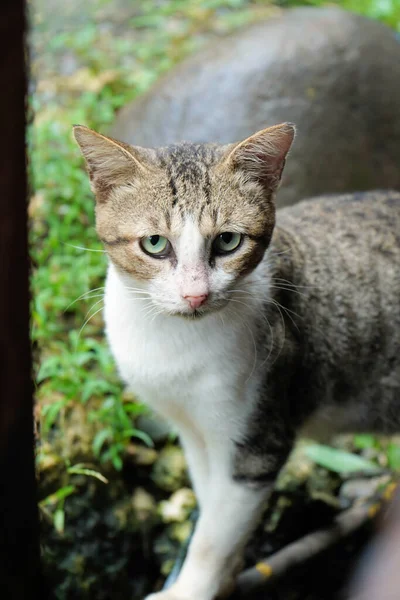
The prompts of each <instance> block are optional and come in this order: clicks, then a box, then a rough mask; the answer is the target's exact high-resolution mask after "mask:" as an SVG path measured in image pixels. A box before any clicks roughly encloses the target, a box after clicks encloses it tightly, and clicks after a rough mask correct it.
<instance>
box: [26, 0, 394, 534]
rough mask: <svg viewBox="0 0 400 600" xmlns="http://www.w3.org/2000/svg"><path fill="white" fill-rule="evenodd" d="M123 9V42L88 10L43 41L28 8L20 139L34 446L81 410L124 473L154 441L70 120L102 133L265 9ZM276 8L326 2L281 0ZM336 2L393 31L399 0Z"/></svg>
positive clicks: (245, 3) (200, 3) (204, 0)
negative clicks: (124, 376) (125, 355)
mask: <svg viewBox="0 0 400 600" xmlns="http://www.w3.org/2000/svg"><path fill="white" fill-rule="evenodd" d="M34 4H35V3H34ZM131 4H132V6H133V10H132V14H131V16H130V17H129V26H130V28H132V31H133V32H134V33H135V35H125V36H124V35H122V36H115V35H112V34H110V32H109V31H108V30H107V29H106V28H101V27H99V26H98V20H97V21H96V18H95V17H96V16H98V13H96V14H93V19H92V20H91V19H90V15H89V19H88V20H87V21H86V22H85V23H84V24H83V25H81V26H80V27H78V28H71V30H68V29H65V30H63V29H61V30H60V31H59V32H56V33H55V34H54V35H53V34H52V35H48V31H47V24H46V20H45V18H44V17H43V14H41V13H40V11H37V12H36V13H35V12H34V13H33V16H32V24H33V25H32V26H33V34H32V35H33V47H34V59H33V69H32V70H33V75H34V76H36V78H37V87H36V90H35V91H34V92H33V94H32V95H31V98H30V105H31V112H32V114H33V115H34V117H33V119H32V124H31V126H30V129H29V134H28V142H29V156H30V178H31V187H32V198H31V202H30V208H29V211H30V218H31V256H32V262H33V266H34V267H33V272H32V292H33V302H32V342H33V344H34V348H35V356H36V374H37V377H36V381H37V406H38V415H39V420H40V423H41V436H42V440H46V439H47V438H48V437H49V436H50V434H51V432H52V430H53V429H54V427H58V428H62V427H63V426H64V425H63V423H64V422H65V421H64V420H63V418H62V417H63V414H65V411H66V410H67V409H68V408H71V407H73V406H74V405H78V404H79V405H82V406H85V407H87V410H86V412H85V415H86V417H85V418H87V419H88V422H96V423H97V425H98V429H97V433H96V435H95V436H94V439H93V446H92V450H93V454H94V456H97V457H98V458H99V460H100V462H103V463H111V464H112V465H113V466H114V467H115V469H117V470H120V469H121V468H122V459H123V454H124V450H125V447H126V445H127V443H128V442H129V440H130V439H131V438H132V437H138V438H141V439H142V440H143V441H145V442H146V443H150V440H148V439H147V438H146V436H144V435H143V434H142V433H141V432H139V431H138V430H137V429H136V428H135V427H134V426H133V425H132V422H133V421H134V417H135V416H136V415H138V414H140V413H141V412H143V410H144V409H143V407H141V405H140V404H137V403H136V402H134V401H133V400H132V399H131V398H127V397H126V396H125V395H124V394H123V391H122V387H121V385H120V383H119V380H118V376H117V374H116V372H115V369H114V365H113V361H112V358H111V356H110V353H109V350H108V348H107V346H106V344H105V342H104V339H103V337H104V336H103V323H102V319H101V314H100V313H101V307H102V292H103V285H104V275H105V270H106V258H105V255H104V253H103V251H102V248H101V246H100V244H99V242H98V240H97V237H96V233H95V229H94V201H93V197H92V194H91V192H90V189H89V183H88V179H87V176H86V174H85V172H84V170H83V166H82V160H81V157H80V154H79V151H78V148H77V146H76V145H75V143H74V142H73V140H72V136H71V125H72V124H73V123H82V124H85V125H88V126H89V127H93V128H95V129H98V130H101V131H103V132H104V131H107V128H108V127H109V126H110V124H111V123H112V121H113V119H114V116H115V112H116V111H117V110H118V109H119V108H120V107H121V106H123V105H124V104H126V103H127V102H128V101H130V100H132V99H133V98H135V97H137V96H138V95H139V94H141V93H143V92H144V91H145V90H147V89H148V88H149V87H150V86H151V84H152V83H154V81H155V80H156V79H157V78H158V77H159V76H160V75H161V74H162V73H163V72H165V71H166V70H168V69H169V68H171V67H172V66H173V65H174V64H175V63H176V62H178V61H179V60H181V59H182V58H183V57H184V56H186V55H187V54H188V53H190V52H192V51H193V50H195V49H196V48H197V47H198V46H199V45H201V43H202V42H203V41H204V40H205V39H207V36H208V35H209V34H210V33H211V34H212V33H216V32H224V31H228V30H231V29H234V28H235V27H239V26H241V25H243V24H245V23H248V22H251V21H252V20H256V19H258V18H260V15H262V14H263V11H264V10H265V9H266V8H268V7H269V6H270V5H271V4H272V3H271V2H266V1H264V2H263V1H261V0H259V1H256V0H254V1H250V0H191V1H187V0H164V1H163V2H158V1H156V0H146V1H143V2H139V1H136V2H132V3H131ZM276 4H277V5H280V6H285V7H286V6H293V5H299V4H312V5H322V4H326V2H323V1H321V0H310V1H309V2H300V1H298V0H286V1H285V0H281V1H280V2H276ZM337 4H340V5H342V6H343V7H345V8H348V9H352V10H355V11H357V12H361V13H363V14H366V15H368V16H371V17H374V18H379V19H381V20H383V21H384V22H386V23H388V24H389V25H391V26H393V27H396V28H398V29H400V3H399V2H398V0H360V1H358V0H344V1H343V2H337ZM109 7H110V2H107V1H105V0H98V6H97V9H98V11H101V10H105V9H107V8H108V9H109ZM97 9H96V10H97ZM46 33H47V36H46ZM35 53H36V55H37V56H36V58H35ZM66 53H67V54H68V53H69V54H70V55H73V57H74V61H75V63H76V67H75V68H74V69H73V70H72V72H71V73H67V74H60V73H59V72H58V66H59V64H61V61H62V59H63V56H64V55H65V54H66ZM36 63H38V65H39V66H38V67H37V68H35V64H36ZM392 452H393V456H394V455H395V454H396V452H395V451H394V450H393V451H392ZM397 456H398V453H397V454H396V457H397ZM63 459H68V457H67V456H64V457H63ZM66 489H67V492H68V493H69V492H71V490H70V488H69V487H67V488H66ZM71 493H72V492H71ZM61 496H62V494H61ZM64 497H65V496H62V497H61V498H60V499H59V500H60V502H63V499H64ZM59 525H60V524H59ZM60 526H61V525H60Z"/></svg>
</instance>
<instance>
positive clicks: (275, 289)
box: [74, 123, 400, 600]
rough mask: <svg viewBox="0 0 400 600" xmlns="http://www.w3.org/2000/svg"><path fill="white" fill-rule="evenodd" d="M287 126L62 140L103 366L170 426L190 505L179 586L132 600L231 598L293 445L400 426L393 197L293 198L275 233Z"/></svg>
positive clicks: (399, 286)
mask: <svg viewBox="0 0 400 600" xmlns="http://www.w3.org/2000/svg"><path fill="white" fill-rule="evenodd" d="M294 131H295V130H294V127H293V125H291V124H289V123H284V124H281V125H276V126H274V127H270V128H268V129H265V130H263V131H260V132H258V133H256V134H255V135H253V136H251V137H250V138H248V139H246V140H244V141H242V142H240V143H233V144H228V145H222V146H221V145H213V144H198V145H196V144H189V143H182V144H178V145H174V146H168V147H165V148H158V149H147V148H146V149H145V148H139V147H134V146H129V145H127V144H125V143H122V142H118V141H116V140H114V139H111V138H108V137H105V136H103V135H100V134H98V133H95V132H94V131H91V130H89V129H87V128H86V127H83V126H76V127H75V129H74V132H75V137H76V140H77V142H78V144H79V146H80V148H81V151H82V153H83V155H84V157H85V159H86V162H87V167H88V171H89V175H90V179H91V184H92V189H93V191H94V193H95V195H96V199H97V203H96V220H97V231H98V234H99V237H100V239H101V241H102V242H103V244H104V246H105V249H106V251H107V253H108V255H109V258H110V262H109V269H108V276H107V283H106V292H105V322H106V330H107V337H108V340H109V343H110V346H111V349H112V352H113V355H114V357H115V360H116V362H117V365H118V369H119V372H120V374H121V376H122V378H123V380H124V381H125V383H126V384H127V385H128V386H129V388H130V389H132V390H133V391H134V392H135V394H137V396H138V397H139V398H140V399H142V400H143V401H144V402H146V403H148V404H149V405H150V406H151V407H153V408H154V409H155V410H156V411H158V412H159V413H161V415H163V416H164V417H166V418H167V419H168V420H169V421H170V422H171V423H172V424H173V425H174V426H175V427H176V428H177V430H178V431H179V434H180V439H181V442H182V445H183V448H184V451H185V455H186V458H187V461H188V465H189V470H190V474H191V477H192V481H193V485H194V489H195V492H196V495H197V498H198V503H199V506H200V518H199V521H198V523H197V527H196V531H195V534H194V536H193V539H192V542H191V545H190V548H189V551H188V555H187V558H186V562H185V564H184V566H183V569H182V571H181V574H180V576H179V578H178V580H177V582H176V583H175V584H174V585H173V586H172V587H171V588H170V589H168V590H167V591H163V592H160V593H156V594H151V595H150V596H148V599H147V600H150V599H151V600H212V599H214V598H216V597H217V596H218V597H219V596H220V595H224V594H227V593H229V591H230V590H231V589H232V587H233V586H234V580H235V575H236V573H237V571H238V569H239V567H240V556H241V553H242V550H243V547H244V545H245V543H246V540H247V539H248V537H249V535H250V534H251V532H252V529H253V528H254V526H255V524H256V523H257V519H258V518H259V515H260V512H261V509H262V507H263V504H264V501H265V499H266V497H267V494H268V492H269V490H270V489H271V487H272V485H273V482H274V479H275V478H276V475H277V473H278V472H279V470H280V469H281V467H282V465H283V464H284V463H285V461H286V458H287V456H288V454H289V452H290V450H291V448H292V446H293V443H294V440H295V438H296V436H297V435H299V434H300V433H302V432H304V431H305V430H308V431H310V430H312V429H314V430H315V427H318V428H319V431H321V430H322V429H329V430H331V429H333V428H335V429H336V428H337V429H339V430H341V431H343V430H345V429H352V430H354V429H364V430H365V429H370V430H372V429H373V430H375V429H376V430H386V431H392V430H394V429H397V428H398V426H399V413H400V193H397V192H390V191H388V192H379V191H377V192H370V193H360V194H353V195H348V196H339V197H320V198H315V199H312V200H307V201H303V202H301V203H299V204H297V205H296V206H294V207H291V208H285V209H282V210H281V211H279V212H278V214H277V225H276V226H275V208H274V196H275V193H276V191H277V187H278V184H279V181H280V178H281V175H282V170H283V168H284V164H285V159H286V155H287V153H288V151H289V149H290V146H291V144H292V141H293V138H294ZM326 143H329V140H327V141H326ZM315 160H318V157H317V156H316V157H315ZM337 177H340V173H337Z"/></svg>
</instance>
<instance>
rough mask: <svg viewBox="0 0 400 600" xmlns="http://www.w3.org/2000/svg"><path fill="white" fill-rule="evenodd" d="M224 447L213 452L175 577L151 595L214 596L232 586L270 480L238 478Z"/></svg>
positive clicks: (157, 599) (181, 599)
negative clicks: (195, 520)
mask: <svg viewBox="0 0 400 600" xmlns="http://www.w3.org/2000/svg"><path fill="white" fill-rule="evenodd" d="M226 450H227V449H226V448H225V449H224V452H225V456H224V457H222V456H221V455H222V452H219V453H216V452H215V451H214V452H215V461H216V462H215V463H214V465H213V468H212V469H211V473H210V484H209V493H208V497H207V498H206V499H205V504H204V506H203V507H202V511H201V514H200V518H199V521H198V523H197V527H196V531H195V534H194V536H193V540H192V543H191V545H190V547H189V552H188V555H187V557H186V561H185V563H184V565H183V568H182V571H181V573H180V575H179V577H178V580H177V582H176V583H175V584H174V585H173V586H172V587H171V588H170V589H169V590H166V591H164V592H160V593H158V594H152V595H150V596H148V598H147V600H214V598H217V597H220V596H222V595H223V594H224V593H225V592H230V591H232V587H233V584H234V576H235V575H236V573H235V571H236V570H237V569H236V567H237V564H238V557H239V556H240V555H241V553H242V550H243V548H244V545H245V543H246V541H247V539H248V537H249V535H250V534H251V532H252V530H253V528H254V526H255V525H256V523H257V521H258V519H259V516H260V514H261V510H262V507H263V504H264V500H265V498H266V497H267V495H268V492H269V489H270V487H271V484H269V485H263V486H260V485H258V486H257V487H255V486H254V485H253V484H249V483H248V482H246V481H240V482H238V481H235V480H234V478H233V471H232V461H231V456H229V455H228V454H227V453H226ZM218 455H219V456H218ZM218 459H219V460H218Z"/></svg>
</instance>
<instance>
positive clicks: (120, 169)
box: [73, 125, 147, 192]
mask: <svg viewBox="0 0 400 600" xmlns="http://www.w3.org/2000/svg"><path fill="white" fill-rule="evenodd" d="M73 132H74V137H75V140H76V141H77V143H78V145H79V147H80V149H81V152H82V154H83V156H84V158H85V160H86V165H87V169H88V173H89V177H90V181H91V185H92V190H93V191H94V192H99V191H104V190H105V189H107V188H110V187H113V186H116V185H121V184H123V183H127V181H129V180H132V178H133V177H135V176H140V174H141V173H142V174H143V173H145V172H146V170H147V169H146V166H145V164H144V163H143V159H142V157H141V156H140V155H139V151H138V150H137V149H136V148H134V147H132V146H129V145H128V144H124V143H123V142H118V141H117V140H114V139H112V138H109V137H107V136H105V135H101V134H100V133H97V132H96V131H93V130H92V129H89V128H88V127H84V126H83V125H74V127H73Z"/></svg>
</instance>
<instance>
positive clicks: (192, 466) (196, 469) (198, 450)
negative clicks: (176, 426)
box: [179, 428, 209, 509]
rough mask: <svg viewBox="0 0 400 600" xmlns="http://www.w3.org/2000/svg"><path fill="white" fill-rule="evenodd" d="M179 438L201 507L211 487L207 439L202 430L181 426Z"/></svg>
mask: <svg viewBox="0 0 400 600" xmlns="http://www.w3.org/2000/svg"><path fill="white" fill-rule="evenodd" d="M179 438H180V442H181V444H182V446H183V450H184V453H185V458H186V462H187V465H188V468H189V475H190V479H191V481H192V485H193V489H194V492H195V494H196V498H197V504H198V506H199V508H200V509H201V508H202V507H203V506H204V504H205V501H206V497H207V494H208V489H209V466H208V456H207V448H206V445H205V441H204V439H203V438H202V436H201V434H200V432H198V431H195V430H194V428H191V429H187V428H181V429H180V432H179Z"/></svg>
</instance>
